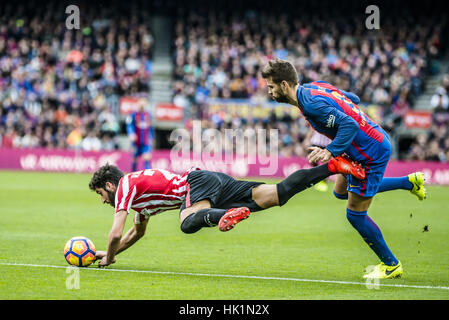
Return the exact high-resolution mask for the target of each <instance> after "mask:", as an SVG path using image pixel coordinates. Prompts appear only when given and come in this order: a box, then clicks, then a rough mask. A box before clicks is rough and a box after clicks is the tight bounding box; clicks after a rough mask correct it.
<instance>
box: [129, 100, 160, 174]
mask: <svg viewBox="0 0 449 320" xmlns="http://www.w3.org/2000/svg"><path fill="white" fill-rule="evenodd" d="M138 104H139V105H138V110H137V111H135V112H132V113H131V114H130V115H129V116H128V118H127V119H126V132H127V133H128V136H129V138H130V140H131V142H132V145H133V162H132V168H131V170H132V171H137V161H138V159H139V157H142V159H143V161H144V167H145V169H150V168H151V162H150V161H151V153H152V151H153V138H154V128H153V125H152V123H151V115H150V113H149V112H148V111H146V110H145V105H146V101H145V100H144V99H139V101H138Z"/></svg>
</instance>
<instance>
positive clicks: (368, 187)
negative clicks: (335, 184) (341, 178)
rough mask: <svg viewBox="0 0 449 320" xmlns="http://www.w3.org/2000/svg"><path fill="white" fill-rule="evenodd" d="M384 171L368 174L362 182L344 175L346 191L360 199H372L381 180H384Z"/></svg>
mask: <svg viewBox="0 0 449 320" xmlns="http://www.w3.org/2000/svg"><path fill="white" fill-rule="evenodd" d="M384 172H385V170H384V171H382V172H378V171H376V172H368V173H367V174H366V178H365V179H364V180H359V179H357V178H355V177H354V176H352V175H350V174H348V175H346V182H347V184H348V187H347V189H346V190H348V191H351V192H354V193H356V194H358V195H359V196H361V197H367V198H368V197H373V196H374V195H375V194H376V193H377V191H378V190H379V187H380V184H381V183H382V179H383V178H384Z"/></svg>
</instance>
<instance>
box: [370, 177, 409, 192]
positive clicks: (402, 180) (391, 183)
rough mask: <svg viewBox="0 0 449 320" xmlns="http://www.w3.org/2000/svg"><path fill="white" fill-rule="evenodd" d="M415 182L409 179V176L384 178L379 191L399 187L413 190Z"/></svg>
mask: <svg viewBox="0 0 449 320" xmlns="http://www.w3.org/2000/svg"><path fill="white" fill-rule="evenodd" d="M412 188H413V184H412V183H411V182H410V181H408V176H405V177H399V178H383V179H382V183H381V184H380V187H379V190H378V191H377V192H384V191H390V190H397V189H405V190H412Z"/></svg>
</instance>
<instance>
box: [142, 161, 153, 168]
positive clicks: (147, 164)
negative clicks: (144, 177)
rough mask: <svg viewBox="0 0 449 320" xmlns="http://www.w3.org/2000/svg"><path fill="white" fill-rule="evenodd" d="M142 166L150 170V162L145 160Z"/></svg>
mask: <svg viewBox="0 0 449 320" xmlns="http://www.w3.org/2000/svg"><path fill="white" fill-rule="evenodd" d="M144 166H145V169H150V168H151V162H150V160H145V162H144Z"/></svg>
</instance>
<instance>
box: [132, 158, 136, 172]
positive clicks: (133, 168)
mask: <svg viewBox="0 0 449 320" xmlns="http://www.w3.org/2000/svg"><path fill="white" fill-rule="evenodd" d="M131 171H137V161H136V160H133V162H132V169H131Z"/></svg>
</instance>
